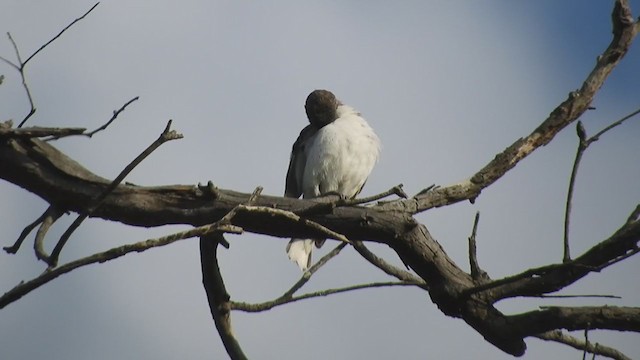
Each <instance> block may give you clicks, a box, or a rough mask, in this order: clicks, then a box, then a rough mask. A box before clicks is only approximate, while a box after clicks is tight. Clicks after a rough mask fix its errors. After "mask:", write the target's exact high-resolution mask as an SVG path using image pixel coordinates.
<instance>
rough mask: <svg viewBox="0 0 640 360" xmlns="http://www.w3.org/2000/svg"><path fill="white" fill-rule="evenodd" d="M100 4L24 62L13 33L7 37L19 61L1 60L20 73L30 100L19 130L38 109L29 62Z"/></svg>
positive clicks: (2, 58)
mask: <svg viewBox="0 0 640 360" xmlns="http://www.w3.org/2000/svg"><path fill="white" fill-rule="evenodd" d="M98 4H99V3H96V4H95V5H93V6H92V7H91V9H89V11H87V12H86V13H84V15H82V16H81V17H79V18H77V19H75V20H74V21H73V22H71V23H70V24H69V25H67V26H66V27H65V28H64V29H62V31H60V32H59V33H58V35H56V36H54V37H53V38H52V39H51V40H49V41H47V42H46V43H45V44H44V45H42V46H40V48H38V50H36V51H35V52H34V53H33V54H31V55H30V56H29V57H27V59H26V60H25V61H22V56H21V55H20V51H19V49H18V44H16V42H15V41H14V40H13V37H12V36H11V33H7V36H8V37H9V41H10V42H11V44H12V45H13V49H14V51H15V53H16V58H17V59H18V64H14V63H13V62H11V61H9V60H7V59H5V58H4V57H0V60H2V61H4V62H6V63H7V64H9V65H11V66H12V67H14V68H15V69H16V70H17V71H18V72H19V73H20V77H21V78H22V87H24V90H25V92H26V93H27V98H28V100H29V106H30V109H29V113H28V114H27V115H26V116H25V117H24V119H23V120H22V121H21V122H20V124H19V125H18V128H21V127H22V126H23V125H24V124H25V123H26V122H27V120H29V118H31V116H33V114H35V113H36V108H35V105H34V101H33V96H32V95H31V90H29V85H28V84H27V79H26V77H25V68H26V66H27V64H28V63H29V61H31V59H33V58H34V57H35V56H36V55H37V54H38V53H40V51H42V50H44V48H46V47H47V46H49V44H51V43H52V42H54V41H55V40H56V39H58V38H59V37H60V36H61V35H62V34H63V33H64V32H65V31H67V30H68V29H69V28H70V27H71V26H73V25H74V24H75V23H77V22H78V21H80V20H82V19H84V17H85V16H87V15H88V14H89V13H90V12H91V11H93V9H95V8H96V6H98Z"/></svg>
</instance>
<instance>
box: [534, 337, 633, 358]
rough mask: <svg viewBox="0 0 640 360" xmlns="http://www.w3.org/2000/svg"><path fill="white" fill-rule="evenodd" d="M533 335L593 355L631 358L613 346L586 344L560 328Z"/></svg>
mask: <svg viewBox="0 0 640 360" xmlns="http://www.w3.org/2000/svg"><path fill="white" fill-rule="evenodd" d="M534 337H536V338H538V339H541V340H545V341H553V342H558V343H561V344H565V345H568V346H571V347H572V348H574V349H577V350H584V349H587V350H588V351H589V352H591V353H593V354H594V355H595V354H598V355H601V356H606V357H608V358H612V359H617V360H631V358H630V357H628V356H626V355H625V354H623V353H621V352H620V351H618V350H616V349H614V348H611V347H608V346H604V345H600V344H595V345H592V344H587V343H585V342H584V341H582V340H580V339H578V338H575V337H573V336H571V335H569V334H566V333H564V332H562V331H560V330H553V331H547V332H544V333H542V334H538V335H534Z"/></svg>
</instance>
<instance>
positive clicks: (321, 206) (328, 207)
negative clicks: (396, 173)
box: [296, 184, 408, 216]
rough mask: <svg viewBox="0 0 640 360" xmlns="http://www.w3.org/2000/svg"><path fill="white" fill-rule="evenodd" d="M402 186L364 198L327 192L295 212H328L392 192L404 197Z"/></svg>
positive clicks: (304, 214)
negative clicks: (345, 196) (347, 197)
mask: <svg viewBox="0 0 640 360" xmlns="http://www.w3.org/2000/svg"><path fill="white" fill-rule="evenodd" d="M402 186H403V185H402V184H398V185H396V186H394V187H392V188H391V189H389V190H387V191H384V192H381V193H380V194H376V195H372V196H367V197H364V198H353V199H342V198H340V196H339V195H337V194H328V195H325V196H320V197H318V198H315V199H314V200H317V201H320V202H318V203H317V204H315V205H313V206H310V207H308V208H305V209H303V210H301V211H298V212H296V214H298V215H299V216H309V215H314V214H326V213H328V212H331V211H332V210H333V209H335V208H336V207H342V206H355V205H361V204H366V203H370V202H372V201H376V200H380V199H384V198H386V197H387V196H390V195H394V194H395V195H396V196H398V197H399V198H403V199H406V198H407V197H408V196H407V193H405V192H404V190H403V189H402Z"/></svg>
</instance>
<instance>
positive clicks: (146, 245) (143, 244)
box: [0, 223, 242, 309]
mask: <svg viewBox="0 0 640 360" xmlns="http://www.w3.org/2000/svg"><path fill="white" fill-rule="evenodd" d="M212 231H220V232H228V233H233V234H241V233H242V229H241V228H239V227H237V226H234V225H228V224H218V223H213V224H209V225H204V226H201V227H198V228H195V229H191V230H187V231H181V232H177V233H174V234H171V235H167V236H163V237H159V238H156V239H148V240H144V241H140V242H137V243H134V244H128V245H123V246H120V247H115V248H112V249H109V250H107V251H103V252H100V253H96V254H93V255H91V256H87V257H84V258H82V259H78V260H74V261H71V262H68V263H66V264H64V265H60V266H58V267H56V268H54V269H50V270H47V271H45V272H44V273H42V274H41V275H39V276H37V277H35V278H33V279H31V280H29V281H26V282H21V283H20V284H18V285H16V286H15V287H14V288H13V289H11V290H9V291H7V292H6V293H4V295H2V296H0V309H3V308H4V307H5V306H7V305H9V304H11V303H13V302H15V301H17V300H19V299H20V298H22V297H23V296H25V295H26V294H28V293H30V292H31V291H33V290H35V289H37V288H39V287H40V286H42V285H44V284H46V283H48V282H49V281H51V280H53V279H55V278H57V277H58V276H60V275H64V274H66V273H68V272H70V271H73V270H75V269H78V268H80V267H83V266H87V265H91V264H96V263H103V262H106V261H110V260H113V259H117V258H119V257H121V256H124V255H126V254H128V253H131V252H143V251H146V250H149V249H151V248H154V247H159V246H165V245H169V244H171V243H174V242H176V241H179V240H184V239H189V238H193V237H196V236H200V235H203V234H207V233H210V232H212Z"/></svg>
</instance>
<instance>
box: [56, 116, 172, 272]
mask: <svg viewBox="0 0 640 360" xmlns="http://www.w3.org/2000/svg"><path fill="white" fill-rule="evenodd" d="M182 137H183V136H182V134H179V133H177V132H176V131H175V130H171V120H169V122H167V126H166V127H165V129H164V130H163V131H162V133H161V134H160V136H159V137H158V138H157V139H156V140H155V141H154V142H153V143H152V144H151V145H149V147H147V148H146V149H145V150H144V151H143V152H142V153H141V154H140V155H138V157H136V158H135V159H134V160H133V161H132V162H131V163H130V164H129V165H127V166H126V167H125V168H124V170H122V172H120V174H119V175H118V176H117V177H116V178H115V180H113V181H112V182H111V183H110V184H109V186H107V188H106V189H105V190H104V191H103V192H102V193H101V194H100V195H98V197H97V198H96V199H95V200H94V201H93V204H92V205H91V206H90V207H89V208H88V209H87V210H86V211H84V212H83V213H82V214H79V215H78V217H77V218H76V220H75V221H74V222H73V223H72V224H71V225H70V226H69V228H68V229H67V230H66V231H65V232H64V234H62V236H61V237H60V240H58V243H57V244H56V247H55V248H54V249H53V252H52V253H51V256H50V257H49V258H48V261H47V263H48V264H49V266H50V267H55V266H56V265H57V263H58V257H59V256H60V252H61V251H62V248H63V247H64V245H65V244H66V242H67V240H69V238H70V237H71V234H73V232H74V231H75V230H76V229H77V228H78V227H79V226H80V224H82V222H83V221H84V220H85V219H86V218H87V217H89V216H90V215H91V214H92V213H93V212H94V211H95V210H96V209H97V208H98V207H99V206H100V205H101V204H102V202H103V201H104V199H105V198H106V197H107V196H108V195H109V194H110V193H111V192H112V191H113V190H115V188H116V187H118V185H119V184H120V183H121V182H122V180H124V178H125V177H126V176H127V175H129V173H130V172H131V171H132V170H133V169H134V168H135V167H136V166H138V165H139V164H140V163H141V162H142V161H143V160H144V159H145V158H146V157H147V156H149V155H150V154H151V153H152V152H153V151H155V150H156V149H157V148H158V147H160V145H162V144H164V143H165V142H167V141H171V140H177V139H181V138H182Z"/></svg>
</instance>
